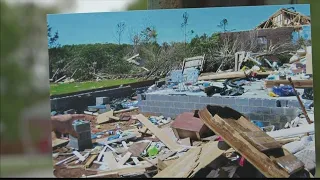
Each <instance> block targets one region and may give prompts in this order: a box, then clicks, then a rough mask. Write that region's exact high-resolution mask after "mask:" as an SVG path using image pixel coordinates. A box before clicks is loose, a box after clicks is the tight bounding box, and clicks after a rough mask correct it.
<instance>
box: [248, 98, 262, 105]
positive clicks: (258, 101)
mask: <svg viewBox="0 0 320 180" xmlns="http://www.w3.org/2000/svg"><path fill="white" fill-rule="evenodd" d="M249 106H255V107H261V106H262V99H258V98H251V99H249Z"/></svg>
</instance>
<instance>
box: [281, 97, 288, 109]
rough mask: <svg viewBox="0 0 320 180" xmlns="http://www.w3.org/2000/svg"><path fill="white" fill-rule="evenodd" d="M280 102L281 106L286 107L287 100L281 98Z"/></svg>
mask: <svg viewBox="0 0 320 180" xmlns="http://www.w3.org/2000/svg"><path fill="white" fill-rule="evenodd" d="M280 103H281V107H288V100H285V99H281V100H280Z"/></svg>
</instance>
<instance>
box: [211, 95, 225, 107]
mask: <svg viewBox="0 0 320 180" xmlns="http://www.w3.org/2000/svg"><path fill="white" fill-rule="evenodd" d="M210 103H211V104H214V105H222V104H223V102H222V97H220V96H213V97H211V99H210Z"/></svg>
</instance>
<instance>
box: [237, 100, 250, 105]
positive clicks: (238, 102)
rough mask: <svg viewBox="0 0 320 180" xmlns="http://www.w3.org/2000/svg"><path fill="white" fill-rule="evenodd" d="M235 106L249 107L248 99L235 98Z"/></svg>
mask: <svg viewBox="0 0 320 180" xmlns="http://www.w3.org/2000/svg"><path fill="white" fill-rule="evenodd" d="M235 104H237V105H238V106H249V99H248V98H235Z"/></svg>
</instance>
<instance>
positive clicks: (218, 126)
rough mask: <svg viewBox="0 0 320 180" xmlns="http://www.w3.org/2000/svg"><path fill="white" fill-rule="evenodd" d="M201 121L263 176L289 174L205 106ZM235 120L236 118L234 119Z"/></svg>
mask: <svg viewBox="0 0 320 180" xmlns="http://www.w3.org/2000/svg"><path fill="white" fill-rule="evenodd" d="M199 116H200V118H201V119H202V120H203V122H204V123H205V124H206V125H207V126H208V127H209V128H210V129H211V130H212V131H213V132H215V133H216V134H217V135H220V136H221V137H222V138H223V140H224V141H225V142H226V143H227V144H228V145H230V146H231V147H232V148H233V149H235V150H236V151H237V152H238V153H240V154H241V155H242V156H243V157H244V158H245V159H246V160H248V161H249V162H250V163H251V164H252V165H253V166H255V167H256V168H257V169H258V170H259V171H260V172H261V173H262V174H263V175H264V176H266V177H270V178H271V177H272V178H277V177H278V178H288V177H289V176H290V175H289V174H288V173H287V172H286V171H285V170H283V169H281V168H280V167H278V166H277V165H276V164H275V163H273V161H272V160H271V159H270V158H269V157H268V156H267V155H266V154H264V153H262V152H260V151H259V150H258V149H256V148H255V147H254V146H253V145H252V144H251V143H249V142H248V141H247V140H246V139H245V138H243V137H242V135H241V134H240V133H239V132H238V130H237V129H236V128H234V127H233V126H231V125H229V123H228V122H226V121H225V120H224V119H222V118H221V117H220V116H219V115H217V114H216V115H214V116H212V115H211V113H210V112H209V111H208V110H207V108H205V109H203V110H201V111H200V112H199ZM235 121H236V120H235Z"/></svg>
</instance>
